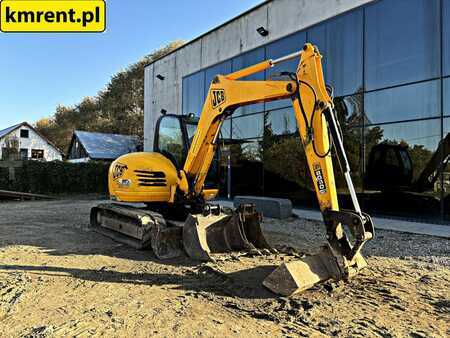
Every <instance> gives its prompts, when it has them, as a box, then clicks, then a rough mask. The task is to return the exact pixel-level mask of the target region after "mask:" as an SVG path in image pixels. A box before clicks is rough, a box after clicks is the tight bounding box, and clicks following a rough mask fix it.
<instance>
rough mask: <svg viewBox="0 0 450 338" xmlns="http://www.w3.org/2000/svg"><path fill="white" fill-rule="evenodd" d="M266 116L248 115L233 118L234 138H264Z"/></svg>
mask: <svg viewBox="0 0 450 338" xmlns="http://www.w3.org/2000/svg"><path fill="white" fill-rule="evenodd" d="M263 129H264V114H254V115H246V116H240V117H237V118H236V117H234V118H233V128H232V133H233V134H232V138H233V139H237V140H240V139H246V138H256V137H262V136H263Z"/></svg>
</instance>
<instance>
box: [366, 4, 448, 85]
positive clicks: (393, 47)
mask: <svg viewBox="0 0 450 338" xmlns="http://www.w3.org/2000/svg"><path fill="white" fill-rule="evenodd" d="M365 12H366V32H365V37H366V41H365V46H366V58H365V74H366V76H365V79H366V80H365V82H366V89H367V90H372V89H377V88H383V87H388V86H393V85H397V84H402V83H407V82H413V81H420V80H424V79H430V78H434V77H437V76H439V73H440V69H439V64H440V62H439V60H440V48H439V45H440V43H439V41H440V34H439V22H440V20H439V1H438V0H395V1H387V0H383V1H379V2H377V3H375V4H373V5H369V6H367V7H366V10H365ZM446 24H447V23H446Z"/></svg>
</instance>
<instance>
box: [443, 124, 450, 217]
mask: <svg viewBox="0 0 450 338" xmlns="http://www.w3.org/2000/svg"><path fill="white" fill-rule="evenodd" d="M444 142H446V144H447V152H446V153H444V158H443V160H444V161H447V165H446V166H445V168H444V172H443V174H442V176H443V190H444V191H443V194H444V196H443V199H444V217H445V219H447V220H450V154H449V153H448V151H449V150H448V149H449V148H450V145H449V143H450V118H446V119H444Z"/></svg>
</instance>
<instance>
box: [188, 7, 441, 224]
mask: <svg viewBox="0 0 450 338" xmlns="http://www.w3.org/2000/svg"><path fill="white" fill-rule="evenodd" d="M306 41H308V42H312V43H313V44H315V45H317V46H318V47H319V50H320V51H321V53H322V55H323V56H324V58H323V68H324V72H325V79H326V82H327V83H328V84H330V85H332V86H333V87H334V96H335V105H336V109H337V111H338V115H339V119H340V121H341V124H342V128H343V133H344V144H345V146H346V149H347V152H348V156H349V160H350V162H351V167H352V171H353V173H352V175H353V178H354V182H355V185H356V187H357V191H358V194H359V197H360V200H361V203H362V204H363V206H364V208H365V210H366V211H367V212H371V213H374V214H378V215H390V216H398V217H406V218H411V219H427V220H432V221H433V220H435V221H438V222H442V221H443V222H446V223H448V222H449V221H450V202H449V200H450V197H449V191H450V163H449V162H447V163H446V162H445V161H446V160H447V161H448V153H447V152H446V151H448V148H449V147H450V144H448V143H449V142H450V136H449V137H447V135H448V134H449V133H450V0H380V1H376V2H373V3H370V4H368V5H365V6H363V7H359V8H357V9H354V10H352V11H350V12H347V13H344V14H342V15H339V16H337V17H334V18H332V19H330V20H327V21H325V22H321V23H319V24H317V25H315V26H312V27H310V28H308V29H306V30H302V31H299V32H297V33H294V34H292V35H289V36H287V37H284V38H282V39H280V40H277V41H275V42H272V43H270V44H267V45H265V46H261V47H259V48H257V49H254V50H252V51H250V52H247V53H245V54H242V55H239V56H237V57H234V58H232V59H230V60H226V61H224V62H221V63H219V64H217V65H214V66H212V67H209V68H207V69H203V70H201V71H200V72H196V73H194V74H191V75H188V76H186V77H184V78H183V84H182V88H183V105H182V107H183V113H196V114H199V113H200V111H201V108H202V104H203V100H204V98H205V95H206V92H207V90H208V87H209V83H210V82H211V80H212V78H213V77H214V75H216V74H226V73H230V72H232V71H235V70H238V69H241V68H243V67H246V66H248V65H252V64H255V63H258V62H260V61H262V60H265V59H270V58H277V57H280V56H283V55H286V54H289V53H292V52H294V51H296V50H298V49H300V48H301V46H302V45H303V44H304V43H305V42H306ZM297 62H298V60H292V61H289V62H287V63H282V64H280V65H277V67H274V68H272V69H270V70H269V71H266V72H265V73H261V74H257V75H254V76H252V78H251V79H253V80H263V79H269V78H271V77H272V76H273V75H274V73H279V72H281V71H295V68H296V66H297ZM446 137H447V139H446ZM222 138H223V140H224V143H227V144H228V145H229V147H230V148H231V154H232V159H231V163H232V170H231V177H232V185H231V186H232V191H231V194H232V196H233V195H237V194H247V195H249V194H258V195H264V196H274V197H286V198H290V199H291V200H292V201H293V202H294V204H296V205H299V206H307V207H314V206H316V205H315V203H316V202H315V198H314V194H313V190H312V183H311V178H310V177H309V173H308V171H307V167H306V159H305V155H304V152H303V149H302V146H301V144H300V142H299V139H298V130H297V126H296V121H295V117H294V113H293V111H292V109H291V108H290V102H289V101H288V100H283V101H277V102H270V103H266V104H256V105H252V106H248V107H244V108H240V109H239V110H238V111H236V112H235V114H234V115H233V117H232V118H230V119H229V120H228V121H227V122H226V123H225V125H224V126H223V128H222ZM446 140H447V141H446ZM445 142H447V143H445ZM379 144H390V145H396V146H399V147H401V148H402V149H406V152H405V153H406V155H404V156H407V157H409V158H410V164H411V165H412V168H411V169H412V174H411V175H412V176H411V177H410V178H409V179H408V180H406V181H405V180H402V179H400V178H399V179H398V180H397V179H396V175H397V174H395V173H396V172H398V171H399V168H400V167H401V161H402V160H401V158H398V156H400V155H399V154H389V153H387V154H386V158H387V159H388V160H387V161H388V162H389V161H390V162H389V163H388V164H389V165H390V166H391V167H392V171H391V172H392V173H393V174H392V176H391V177H389V176H390V175H389V171H387V172H386V176H388V177H386V178H385V182H384V183H383V182H379V181H377V182H376V184H375V183H374V182H373V181H371V182H369V181H370V180H369V178H368V176H369V174H370V171H371V170H372V171H374V170H375V167H373V165H374V164H373V161H375V160H376V155H377V154H376V152H375V150H374V149H379V147H378V145H379ZM439 145H441V146H440V147H439ZM389 156H391V157H389ZM402 156H403V155H402ZM371 157H372V158H375V159H374V160H373V161H372V160H370V158H371ZM432 162H433V163H434V162H436V164H435V167H436V170H434V171H431V172H433V173H435V174H436V173H437V174H436V175H437V177H436V178H435V179H434V180H433V181H432V182H431V183H432V184H428V185H426V187H425V186H424V185H423V184H422V185H421V184H418V182H420V181H421V180H423V176H424V173H425V172H426V170H428V169H429V168H430V166H431V165H432V164H433V163H432ZM335 166H336V167H337V166H338V164H337V163H335ZM396 166H397V167H396ZM399 166H400V167H399ZM406 167H407V168H406V169H405V164H403V167H402V168H403V170H409V169H408V166H407V165H406ZM336 172H338V170H337V171H336ZM409 173H411V170H409ZM225 176H226V175H225ZM402 177H403V176H402ZM336 179H337V184H338V189H339V190H340V191H342V194H340V196H339V198H340V201H341V204H343V205H344V206H345V205H346V204H347V203H348V202H349V199H348V196H347V195H346V194H345V192H344V189H341V188H343V187H344V185H343V183H344V181H343V178H342V177H340V174H338V173H337V178H336ZM377 184H378V185H377ZM223 189H226V186H225V187H224V188H223ZM223 189H222V190H223ZM224 193H226V191H224Z"/></svg>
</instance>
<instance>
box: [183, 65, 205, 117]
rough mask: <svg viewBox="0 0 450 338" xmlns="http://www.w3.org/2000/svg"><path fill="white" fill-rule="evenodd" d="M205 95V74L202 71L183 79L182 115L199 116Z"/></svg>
mask: <svg viewBox="0 0 450 338" xmlns="http://www.w3.org/2000/svg"><path fill="white" fill-rule="evenodd" d="M204 93H205V73H204V72H203V71H201V72H198V73H195V74H192V75H189V76H187V77H185V78H184V79H183V114H191V113H192V114H195V115H196V116H200V113H201V111H202V108H203V101H204Z"/></svg>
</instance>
